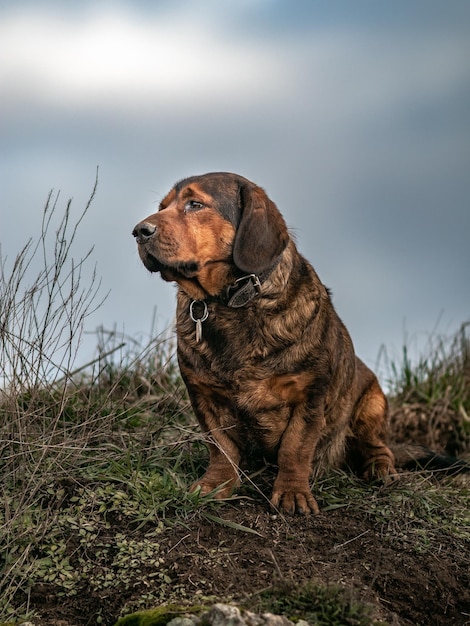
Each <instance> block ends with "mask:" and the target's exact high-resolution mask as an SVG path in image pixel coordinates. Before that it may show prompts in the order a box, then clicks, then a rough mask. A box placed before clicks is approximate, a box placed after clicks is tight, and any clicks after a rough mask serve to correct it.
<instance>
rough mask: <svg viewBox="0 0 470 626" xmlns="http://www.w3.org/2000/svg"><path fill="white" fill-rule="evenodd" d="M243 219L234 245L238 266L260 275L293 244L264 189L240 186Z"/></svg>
mask: <svg viewBox="0 0 470 626" xmlns="http://www.w3.org/2000/svg"><path fill="white" fill-rule="evenodd" d="M240 204H241V211H242V217H241V221H240V224H239V225H238V229H237V234H236V236H235V242H234V245H233V260H234V262H235V265H236V266H237V267H238V268H239V269H241V270H242V271H243V272H247V273H248V274H260V273H261V272H262V271H263V270H266V269H268V268H269V267H270V266H271V265H273V263H274V261H275V260H276V259H277V257H278V256H279V255H280V254H281V252H283V251H284V249H285V247H286V246H287V242H288V241H289V233H288V232H287V226H286V223H285V222H284V218H283V217H282V215H281V214H280V212H279V210H278V208H277V207H276V205H275V204H274V202H272V201H271V200H270V199H269V198H268V196H267V195H266V193H265V191H264V190H263V189H261V187H257V186H256V185H253V184H248V183H245V184H243V185H242V186H241V187H240Z"/></svg>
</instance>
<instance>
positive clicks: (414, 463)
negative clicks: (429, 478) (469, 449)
mask: <svg viewBox="0 0 470 626" xmlns="http://www.w3.org/2000/svg"><path fill="white" fill-rule="evenodd" d="M390 447H391V450H392V452H393V454H394V455H395V465H396V467H397V468H400V469H404V470H407V471H412V470H426V471H432V472H435V473H436V474H440V475H442V476H455V475H456V474H467V473H468V474H470V463H468V462H467V461H464V460H462V459H457V458H456V457H455V456H451V455H449V454H445V453H444V454H442V453H439V452H435V451H434V450H430V449H429V448H425V447H423V446H415V445H407V444H395V445H392V446H390Z"/></svg>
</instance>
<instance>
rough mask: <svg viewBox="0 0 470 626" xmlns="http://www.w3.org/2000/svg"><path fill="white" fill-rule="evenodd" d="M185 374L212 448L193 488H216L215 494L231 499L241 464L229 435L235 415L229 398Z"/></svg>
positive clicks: (188, 387)
mask: <svg viewBox="0 0 470 626" xmlns="http://www.w3.org/2000/svg"><path fill="white" fill-rule="evenodd" d="M188 378H189V377H188V376H186V380H185V382H186V386H187V389H188V392H189V396H190V399H191V404H192V407H193V410H194V413H195V414H196V417H197V419H198V422H199V425H200V427H201V430H202V431H203V433H204V435H205V438H206V442H207V446H208V449H209V455H210V456H209V466H208V468H207V470H206V472H205V474H204V475H203V476H202V477H201V478H200V479H199V480H197V481H196V482H194V483H193V484H192V485H191V487H190V491H191V492H194V491H196V490H200V493H201V495H206V494H208V493H210V492H211V491H214V490H217V491H216V492H215V493H214V497H215V498H218V499H224V498H228V497H229V496H230V495H231V494H232V493H233V491H234V490H235V489H236V488H237V487H238V485H239V484H240V478H239V473H238V466H239V463H240V456H241V455H240V451H239V449H238V446H237V444H236V443H235V441H234V440H233V439H232V438H231V437H230V431H231V428H233V426H232V424H234V418H233V416H232V414H231V412H230V408H229V405H228V402H227V398H226V397H225V396H223V395H222V394H220V393H217V392H214V391H213V390H212V389H210V388H209V387H208V386H206V385H204V384H202V383H200V382H197V383H196V382H194V378H195V377H192V378H193V380H191V382H190V381H189V380H188Z"/></svg>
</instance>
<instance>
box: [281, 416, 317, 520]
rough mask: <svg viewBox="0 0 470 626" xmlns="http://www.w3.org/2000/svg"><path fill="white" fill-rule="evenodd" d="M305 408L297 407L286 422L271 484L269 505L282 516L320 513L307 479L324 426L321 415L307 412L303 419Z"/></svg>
mask: <svg viewBox="0 0 470 626" xmlns="http://www.w3.org/2000/svg"><path fill="white" fill-rule="evenodd" d="M305 414H306V413H305V409H304V408H302V409H300V408H297V409H295V410H294V412H293V415H292V417H291V419H290V421H289V425H288V426H287V428H286V430H285V432H284V434H283V436H282V440H281V445H280V447H279V452H278V458H277V462H278V467H279V471H278V475H277V478H276V480H275V481H274V487H273V494H272V498H271V504H272V506H273V507H275V508H276V509H279V510H280V511H282V512H284V513H296V512H297V513H301V514H304V515H306V514H308V513H319V512H320V509H319V508H318V504H317V502H316V500H315V498H314V497H313V495H312V492H311V490H310V485H309V478H310V473H311V469H312V459H313V454H314V451H315V447H316V445H317V442H318V439H319V437H320V433H321V431H322V429H323V427H324V417H323V414H322V413H321V414H318V415H313V416H312V414H311V413H310V415H309V418H308V420H306V419H305Z"/></svg>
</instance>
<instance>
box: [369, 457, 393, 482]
mask: <svg viewBox="0 0 470 626" xmlns="http://www.w3.org/2000/svg"><path fill="white" fill-rule="evenodd" d="M362 478H363V479H364V480H367V481H368V482H372V481H374V480H379V481H382V482H383V483H384V484H385V485H390V484H391V483H393V482H395V481H396V480H398V479H399V476H398V472H397V470H396V469H395V467H394V465H393V463H392V462H391V461H390V460H388V459H384V460H381V461H375V462H370V463H366V464H365V466H364V467H363V468H362Z"/></svg>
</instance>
